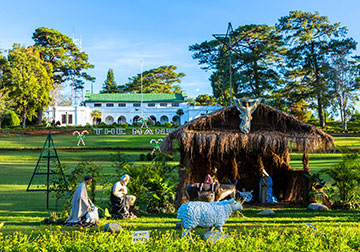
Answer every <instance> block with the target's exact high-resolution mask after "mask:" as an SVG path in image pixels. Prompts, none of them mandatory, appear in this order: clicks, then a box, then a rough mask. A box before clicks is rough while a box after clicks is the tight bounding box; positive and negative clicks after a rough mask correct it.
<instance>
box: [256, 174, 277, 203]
mask: <svg viewBox="0 0 360 252" xmlns="http://www.w3.org/2000/svg"><path fill="white" fill-rule="evenodd" d="M261 172H262V174H261V175H262V177H261V179H260V183H259V200H260V202H261V203H275V202H277V199H276V197H275V196H273V190H272V186H273V181H272V179H271V177H270V176H269V174H268V173H267V172H266V171H265V170H262V171H261Z"/></svg>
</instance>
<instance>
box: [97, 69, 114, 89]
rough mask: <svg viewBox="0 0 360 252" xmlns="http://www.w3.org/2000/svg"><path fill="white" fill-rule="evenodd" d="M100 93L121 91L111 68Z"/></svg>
mask: <svg viewBox="0 0 360 252" xmlns="http://www.w3.org/2000/svg"><path fill="white" fill-rule="evenodd" d="M100 93H102V94H106V93H107V94H111V93H119V89H118V87H117V85H116V82H115V80H114V71H113V70H112V69H111V68H110V69H109V70H108V72H107V76H106V80H105V81H104V85H103V89H102V90H101V91H100Z"/></svg>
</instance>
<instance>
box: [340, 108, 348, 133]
mask: <svg viewBox="0 0 360 252" xmlns="http://www.w3.org/2000/svg"><path fill="white" fill-rule="evenodd" d="M341 122H342V129H343V130H347V123H346V111H345V107H343V109H342V121H341Z"/></svg>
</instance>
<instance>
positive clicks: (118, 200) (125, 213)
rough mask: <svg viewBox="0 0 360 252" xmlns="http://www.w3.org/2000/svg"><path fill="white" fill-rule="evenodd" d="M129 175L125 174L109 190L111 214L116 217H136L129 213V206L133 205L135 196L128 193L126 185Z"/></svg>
mask: <svg viewBox="0 0 360 252" xmlns="http://www.w3.org/2000/svg"><path fill="white" fill-rule="evenodd" d="M129 180H130V177H129V175H127V174H125V175H124V176H122V177H121V178H120V180H119V181H117V182H116V183H115V184H114V186H113V188H112V191H111V195H110V200H111V206H112V209H111V214H112V216H114V217H117V218H136V216H135V215H134V214H133V213H131V211H130V207H131V206H133V205H134V203H135V200H136V197H135V196H133V195H128V190H127V187H126V185H127V184H128V183H129Z"/></svg>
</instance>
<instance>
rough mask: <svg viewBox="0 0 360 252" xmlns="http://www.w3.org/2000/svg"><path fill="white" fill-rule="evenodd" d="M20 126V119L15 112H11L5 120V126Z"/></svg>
mask: <svg viewBox="0 0 360 252" xmlns="http://www.w3.org/2000/svg"><path fill="white" fill-rule="evenodd" d="M19 125H20V119H19V117H18V115H17V114H16V113H15V112H14V111H12V110H11V111H10V112H9V113H8V114H7V115H6V116H5V119H4V122H3V126H7V127H16V126H19Z"/></svg>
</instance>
